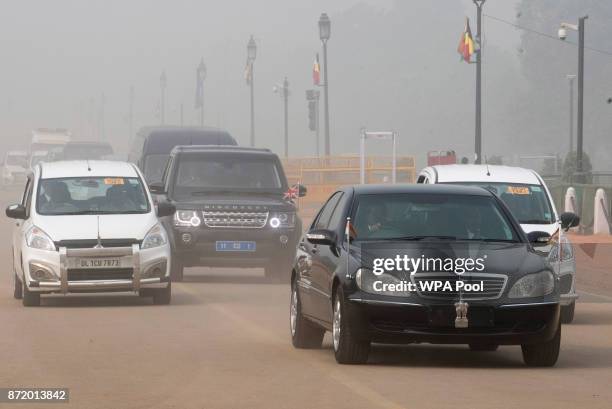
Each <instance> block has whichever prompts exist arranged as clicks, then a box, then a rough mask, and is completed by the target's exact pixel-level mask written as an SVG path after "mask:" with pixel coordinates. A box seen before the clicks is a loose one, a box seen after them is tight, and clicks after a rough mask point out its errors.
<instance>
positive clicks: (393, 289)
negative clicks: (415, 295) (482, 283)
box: [355, 267, 410, 297]
mask: <svg viewBox="0 0 612 409" xmlns="http://www.w3.org/2000/svg"><path fill="white" fill-rule="evenodd" d="M355 282H356V283H357V287H359V289H360V290H361V291H364V292H366V293H370V294H379V295H392V296H395V297H409V296H410V291H408V288H407V285H406V284H407V283H406V282H404V281H402V280H400V279H399V278H397V277H395V276H394V275H391V274H388V273H382V274H381V275H375V274H374V273H373V272H372V270H370V269H369V268H364V267H362V268H360V269H359V270H357V272H356V273H355Z"/></svg>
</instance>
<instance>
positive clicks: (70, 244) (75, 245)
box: [55, 239, 140, 249]
mask: <svg viewBox="0 0 612 409" xmlns="http://www.w3.org/2000/svg"><path fill="white" fill-rule="evenodd" d="M100 244H102V247H132V244H140V241H138V240H135V239H103V240H100ZM97 245H98V240H96V239H91V240H89V239H88V240H61V241H56V242H55V247H56V248H60V247H66V248H68V249H89V248H94V247H96V246H97Z"/></svg>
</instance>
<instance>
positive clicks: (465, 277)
mask: <svg viewBox="0 0 612 409" xmlns="http://www.w3.org/2000/svg"><path fill="white" fill-rule="evenodd" d="M445 276H446V277H457V281H467V280H468V278H469V279H472V280H478V279H479V278H500V277H501V278H503V280H504V282H503V284H502V287H501V290H500V291H499V293H498V294H497V295H496V296H494V297H469V296H468V297H466V296H465V294H464V300H465V301H484V300H497V299H499V298H501V296H502V294H503V293H504V291H505V290H506V285H507V284H508V276H507V275H505V274H493V273H465V274H462V275H458V274H455V273H444V272H441V273H416V274H414V275H411V276H410V281H411V282H412V283H413V284H414V285H415V286H416V289H417V291H416V292H417V294H418V296H419V297H421V298H423V299H427V300H450V299H455V298H457V299H458V296H457V297H451V296H427V295H422V294H421V290H420V289H419V286H418V285H417V284H416V283H415V281H414V280H415V277H441V278H443V277H445ZM468 294H469V293H468Z"/></svg>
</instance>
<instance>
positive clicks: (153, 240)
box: [140, 224, 168, 249]
mask: <svg viewBox="0 0 612 409" xmlns="http://www.w3.org/2000/svg"><path fill="white" fill-rule="evenodd" d="M166 243H168V236H167V235H166V231H165V230H164V228H163V227H162V226H161V224H156V225H155V226H153V228H152V229H151V230H149V232H148V233H147V235H146V236H145V238H144V240H143V241H142V244H141V245H140V248H141V249H152V248H155V247H159V246H163V245H164V244H166Z"/></svg>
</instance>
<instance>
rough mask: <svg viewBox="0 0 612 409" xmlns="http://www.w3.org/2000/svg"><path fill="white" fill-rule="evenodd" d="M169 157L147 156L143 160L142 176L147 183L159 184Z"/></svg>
mask: <svg viewBox="0 0 612 409" xmlns="http://www.w3.org/2000/svg"><path fill="white" fill-rule="evenodd" d="M168 158H169V155H165V154H164V155H147V157H146V158H145V165H144V175H145V179H147V182H148V183H153V182H161V180H162V177H163V176H164V169H166V163H167V162H168Z"/></svg>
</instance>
